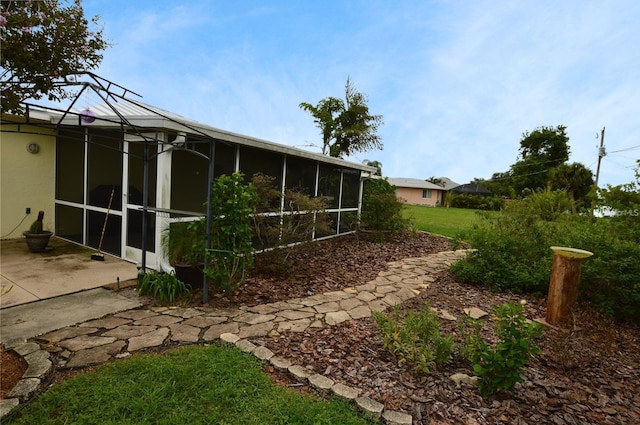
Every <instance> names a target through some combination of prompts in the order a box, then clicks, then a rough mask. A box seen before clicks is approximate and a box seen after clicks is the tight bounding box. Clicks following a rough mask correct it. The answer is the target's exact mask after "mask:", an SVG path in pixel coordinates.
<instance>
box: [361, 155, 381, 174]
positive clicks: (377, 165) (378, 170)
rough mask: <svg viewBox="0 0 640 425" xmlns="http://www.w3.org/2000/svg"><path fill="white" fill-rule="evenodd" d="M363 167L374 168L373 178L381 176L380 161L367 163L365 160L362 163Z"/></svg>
mask: <svg viewBox="0 0 640 425" xmlns="http://www.w3.org/2000/svg"><path fill="white" fill-rule="evenodd" d="M362 163H363V164H364V165H368V166H369V167H375V168H376V171H375V173H373V175H374V176H382V162H380V161H369V160H368V159H365V160H364V161H362Z"/></svg>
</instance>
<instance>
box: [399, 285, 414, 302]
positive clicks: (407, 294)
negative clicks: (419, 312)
mask: <svg viewBox="0 0 640 425" xmlns="http://www.w3.org/2000/svg"><path fill="white" fill-rule="evenodd" d="M396 296H397V297H398V298H400V299H401V300H402V301H406V300H408V299H411V298H414V297H415V296H416V294H415V293H414V292H413V291H412V290H411V289H409V288H400V290H398V291H397V292H396Z"/></svg>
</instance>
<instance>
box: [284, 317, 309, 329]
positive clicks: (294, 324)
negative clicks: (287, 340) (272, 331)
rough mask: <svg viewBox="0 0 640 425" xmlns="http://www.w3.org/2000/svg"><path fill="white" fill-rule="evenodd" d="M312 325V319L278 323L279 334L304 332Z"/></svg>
mask: <svg viewBox="0 0 640 425" xmlns="http://www.w3.org/2000/svg"><path fill="white" fill-rule="evenodd" d="M310 324H311V319H300V320H291V321H288V322H280V323H278V332H286V331H289V332H304V331H305V330H307V328H308V327H309V325H310Z"/></svg>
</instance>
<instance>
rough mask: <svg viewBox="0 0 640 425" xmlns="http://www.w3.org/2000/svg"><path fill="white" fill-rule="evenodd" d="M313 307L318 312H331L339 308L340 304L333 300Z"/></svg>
mask: <svg viewBox="0 0 640 425" xmlns="http://www.w3.org/2000/svg"><path fill="white" fill-rule="evenodd" d="M314 308H315V310H316V311H317V312H318V313H332V312H334V311H338V310H340V305H339V304H338V303H337V302H335V301H329V302H326V303H324V304H319V305H316V306H315V307H314Z"/></svg>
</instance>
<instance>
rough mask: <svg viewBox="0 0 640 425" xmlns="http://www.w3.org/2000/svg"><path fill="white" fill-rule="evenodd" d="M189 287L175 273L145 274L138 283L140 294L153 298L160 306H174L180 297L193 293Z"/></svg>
mask: <svg viewBox="0 0 640 425" xmlns="http://www.w3.org/2000/svg"><path fill="white" fill-rule="evenodd" d="M190 291H191V288H190V287H189V285H186V284H185V283H184V282H182V281H181V280H178V278H177V277H176V275H175V274H173V273H156V272H149V273H145V274H144V275H143V276H142V278H141V279H140V281H139V282H138V293H139V294H140V295H143V296H149V297H152V298H153V299H154V300H155V301H156V302H157V303H158V304H160V305H167V304H174V303H175V302H176V300H177V299H179V298H180V297H183V296H184V297H186V296H188V295H189V294H190V293H191V292H190Z"/></svg>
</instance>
